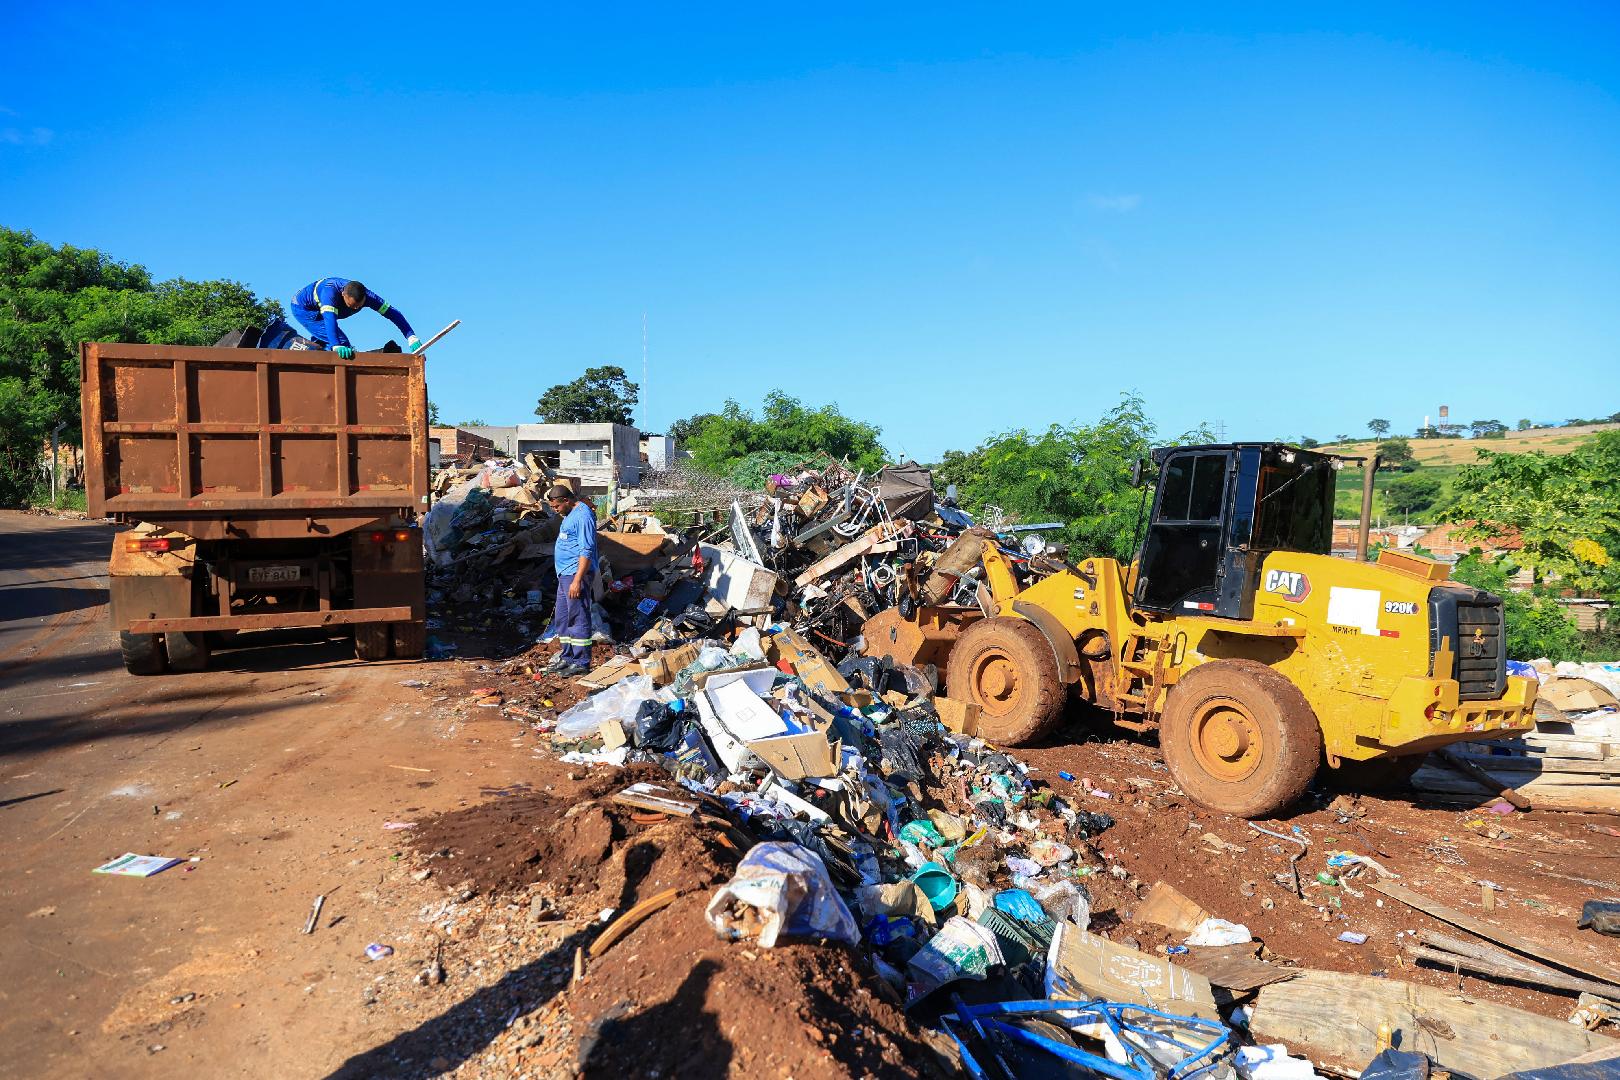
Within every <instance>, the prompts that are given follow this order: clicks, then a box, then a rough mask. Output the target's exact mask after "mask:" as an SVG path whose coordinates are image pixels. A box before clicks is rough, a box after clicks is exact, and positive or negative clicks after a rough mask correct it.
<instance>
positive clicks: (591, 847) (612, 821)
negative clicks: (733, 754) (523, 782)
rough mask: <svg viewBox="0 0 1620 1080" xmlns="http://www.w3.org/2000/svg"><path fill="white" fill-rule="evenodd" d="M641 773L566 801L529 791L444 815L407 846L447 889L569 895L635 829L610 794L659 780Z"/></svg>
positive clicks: (593, 785)
mask: <svg viewBox="0 0 1620 1080" xmlns="http://www.w3.org/2000/svg"><path fill="white" fill-rule="evenodd" d="M643 771H644V772H645V774H646V775H645V776H641V775H637V770H633V769H632V770H626V771H625V773H624V774H622V775H621V776H619V777H615V778H608V777H603V778H599V779H597V780H594V781H592V782H590V783H587V784H585V785H583V786H581V787H580V788H579V789H578V790H577V791H575V792H573V793H571V794H570V795H569V796H568V797H566V798H561V797H556V796H552V795H547V794H545V793H543V792H528V793H524V794H518V795H513V796H511V797H509V798H504V799H498V800H496V801H494V802H487V803H481V804H479V805H478V806H473V807H469V808H468V809H466V810H456V811H453V812H451V813H448V814H442V815H440V816H439V817H436V818H432V819H430V820H428V821H425V822H423V823H422V824H421V826H420V827H419V828H417V829H416V830H415V831H414V833H413V835H412V836H411V840H410V845H411V847H412V848H413V849H414V850H415V851H416V853H417V854H418V855H420V856H422V857H424V858H425V859H427V860H430V861H429V862H428V863H427V865H431V866H434V867H435V868H438V869H440V874H441V878H442V880H444V882H445V884H447V885H450V884H456V885H461V884H463V883H465V884H466V885H470V886H471V887H472V888H475V889H478V890H479V891H481V892H489V893H514V892H519V891H522V890H524V889H526V888H527V887H528V886H530V885H532V884H534V883H536V882H539V883H542V884H544V885H546V886H547V887H548V890H549V891H551V892H553V893H555V894H559V895H560V894H563V893H567V892H571V891H574V890H576V889H578V888H579V887H580V886H581V885H584V884H586V883H589V882H592V881H594V880H595V879H596V878H597V877H598V876H599V875H600V874H601V872H602V868H603V867H602V864H603V863H604V861H605V860H607V858H608V856H609V855H610V854H611V853H612V851H613V846H614V844H615V842H617V841H619V840H623V839H624V838H625V837H626V836H627V835H628V831H629V829H630V828H631V826H632V825H633V821H632V818H631V813H632V812H631V811H630V810H629V809H628V808H626V807H622V806H619V805H617V804H615V803H613V802H611V801H609V798H608V796H610V795H611V794H612V793H613V792H615V791H619V790H621V789H622V788H623V787H625V786H626V785H627V784H630V783H634V782H635V781H636V780H638V779H656V778H658V777H661V776H662V775H663V774H662V773H661V772H659V771H658V770H657V769H653V768H651V767H646V766H644V767H643ZM446 863H447V864H448V865H445V864H446ZM592 888H593V889H594V886H592ZM586 891H591V890H589V889H588V890H586Z"/></svg>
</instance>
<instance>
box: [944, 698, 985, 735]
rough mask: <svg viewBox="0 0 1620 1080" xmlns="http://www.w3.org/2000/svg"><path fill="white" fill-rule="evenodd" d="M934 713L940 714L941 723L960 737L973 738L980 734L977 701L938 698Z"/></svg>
mask: <svg viewBox="0 0 1620 1080" xmlns="http://www.w3.org/2000/svg"><path fill="white" fill-rule="evenodd" d="M934 711H935V712H937V713H939V722H940V723H942V724H944V725H945V726H946V727H947V728H949V729H950V730H952V731H954V732H956V733H957V734H959V735H966V736H968V737H969V738H971V737H973V736H974V735H977V734H978V733H979V703H978V702H976V701H959V700H957V699H956V698H949V697H937V698H935V699H934Z"/></svg>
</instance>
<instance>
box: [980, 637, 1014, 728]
mask: <svg viewBox="0 0 1620 1080" xmlns="http://www.w3.org/2000/svg"><path fill="white" fill-rule="evenodd" d="M973 691H974V694H973V696H974V697H975V698H977V699H978V702H979V707H980V708H981V709H983V710H984V711H985V712H987V713H989V714H990V715H991V716H1005V715H1007V714H1008V713H1010V712H1012V711H1013V710H1015V709H1016V708H1018V702H1019V699H1020V698H1022V697H1023V694H1024V680H1023V678H1022V677H1021V676H1020V674H1019V671H1018V664H1017V663H1015V662H1014V661H1013V658H1012V657H1010V656H1008V655H1007V654H1006V653H1004V652H1002V651H1001V650H1000V649H988V650H986V651H985V652H984V653H983V654H981V655H980V656H979V658H978V659H977V660H975V661H974V662H973Z"/></svg>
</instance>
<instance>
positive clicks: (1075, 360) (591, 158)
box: [0, 3, 1620, 460]
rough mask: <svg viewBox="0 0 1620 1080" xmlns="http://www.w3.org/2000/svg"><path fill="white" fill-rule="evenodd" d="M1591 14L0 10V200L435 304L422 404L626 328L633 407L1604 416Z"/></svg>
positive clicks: (487, 387)
mask: <svg viewBox="0 0 1620 1080" xmlns="http://www.w3.org/2000/svg"><path fill="white" fill-rule="evenodd" d="M1419 7H1421V8H1422V10H1411V9H1416V8H1419ZM346 9H352V10H353V11H354V15H353V16H352V17H350V18H347V19H346V18H345V17H344V15H343V14H342V12H343V11H344V10H346ZM306 11H310V12H314V11H319V12H320V13H321V19H320V22H321V23H322V24H323V29H321V30H319V31H317V30H316V29H315V28H314V26H313V25H312V24H313V23H314V22H315V21H316V20H314V19H313V18H307V17H305V12H306ZM1617 11H1620V8H1616V7H1615V6H1612V5H1610V6H1604V5H1598V4H1591V5H1581V6H1559V5H1537V6H1535V7H1534V8H1530V7H1525V6H1523V5H1519V6H1516V7H1514V6H1508V5H1500V6H1488V5H1480V4H1469V5H1446V4H1434V5H1421V6H1420V5H1389V6H1386V5H1379V4H1359V5H1354V6H1353V7H1352V6H1351V5H1343V6H1341V7H1340V8H1339V9H1338V10H1330V9H1329V8H1328V7H1327V6H1325V5H1298V4H1293V5H1276V6H1274V7H1267V6H1260V5H1242V6H1241V7H1238V6H1233V7H1231V8H1230V9H1228V10H1217V9H1216V8H1215V7H1214V6H1212V5H1193V4H1188V5H1184V6H1177V5H1161V6H1159V7H1158V8H1157V9H1156V10H1155V11H1153V12H1147V13H1139V12H1132V11H1126V10H1124V9H1123V7H1121V6H1116V5H1110V6H1106V7H1104V6H1091V5H1079V4H1066V5H1058V6H1051V7H1046V6H1037V5H1013V4H1000V5H983V6H959V5H928V6H926V7H924V6H916V7H908V6H901V5H885V6H882V7H881V8H880V7H879V6H878V5H862V6H841V5H828V4H823V5H815V6H814V10H812V9H811V6H810V5H804V6H801V7H799V8H796V9H789V8H787V6H785V5H746V6H738V7H729V8H722V7H700V6H695V5H648V6H615V7H608V6H605V5H589V6H585V5H581V6H579V7H577V8H576V7H557V6H543V7H538V6H530V7H515V6H514V7H511V8H506V7H503V6H501V5H465V6H455V5H445V4H438V5H433V6H431V7H428V6H420V5H415V4H411V3H399V4H393V5H385V6H383V5H362V4H356V5H343V4H326V5H319V6H318V7H317V8H313V9H305V8H300V7H298V6H288V5H277V6H275V7H268V6H262V5H248V4H243V5H208V6H204V7H201V8H198V7H180V6H174V5H154V4H128V3H116V4H74V5H30V6H27V7H23V6H20V5H16V4H8V5H7V11H6V13H5V16H4V26H5V31H6V33H5V36H6V38H7V46H6V52H7V64H6V65H5V67H4V68H3V69H0V224H5V225H9V226H12V227H15V228H25V229H31V230H33V231H34V232H35V233H37V234H38V235H39V236H41V237H42V238H44V239H46V240H49V241H52V242H58V243H60V242H67V243H73V244H77V245H81V246H88V247H97V248H100V249H102V250H104V251H106V252H108V253H110V254H112V255H114V256H116V257H119V258H122V259H126V260H130V261H136V262H141V263H144V264H146V265H147V266H148V267H150V268H151V269H152V271H153V272H154V273H155V274H157V275H159V276H161V277H167V276H175V275H183V276H186V277H191V278H208V277H229V278H235V279H237V280H240V281H243V282H245V283H247V284H248V285H250V286H251V287H253V288H254V289H256V290H258V291H259V292H261V293H264V294H267V295H271V296H275V297H277V298H279V299H281V300H283V301H284V302H285V300H286V299H287V298H288V297H290V296H291V294H292V293H293V292H294V291H295V290H296V289H298V288H299V287H300V286H301V285H303V284H305V283H307V282H308V281H310V280H311V279H312V278H315V277H317V276H321V275H326V274H340V275H345V276H352V277H360V278H362V279H364V280H365V281H366V282H367V283H368V284H369V285H371V286H372V287H373V288H375V289H376V290H377V291H378V292H379V293H381V294H382V295H383V296H385V297H386V298H388V299H389V300H391V301H392V302H394V303H396V304H397V305H398V306H399V307H401V308H402V309H403V310H404V311H406V312H407V313H408V314H409V315H410V317H411V319H412V320H413V321H414V322H415V324H416V325H417V327H418V328H419V329H427V330H431V329H436V328H437V327H439V326H441V325H443V324H444V323H446V322H448V321H449V320H450V319H452V318H456V317H459V318H461V319H463V320H464V323H463V325H462V327H461V328H460V329H459V330H457V331H456V332H455V333H454V334H453V335H452V336H451V337H450V338H448V339H446V342H445V343H444V344H443V345H442V346H441V347H439V348H437V349H435V350H434V352H433V354H432V358H431V361H430V364H429V382H430V388H431V396H432V397H433V398H434V400H435V401H437V402H438V403H439V404H440V406H441V408H442V411H443V413H444V415H445V418H446V419H448V420H458V419H464V418H468V417H472V416H478V417H480V418H483V419H487V420H489V421H491V422H508V423H510V422H518V421H524V420H530V419H533V416H532V412H533V408H534V406H533V402H534V401H535V399H536V398H537V397H538V396H539V394H540V393H541V392H542V391H543V390H544V389H545V388H546V387H547V386H549V385H551V384H553V383H556V382H560V381H565V380H567V379H570V378H573V377H574V376H576V375H577V374H579V372H580V371H581V370H582V369H583V368H585V367H586V366H590V365H596V364H603V363H618V364H621V365H623V366H624V367H626V368H627V369H629V370H630V371H631V372H632V375H633V376H634V377H636V378H638V379H639V376H640V371H641V326H642V315H643V313H644V312H645V313H646V316H647V324H648V345H649V356H650V361H651V379H650V383H649V386H648V387H647V389H648V401H647V413H648V415H647V421H648V423H647V426H649V427H650V428H652V429H658V428H660V427H662V426H663V425H665V424H667V423H668V422H669V421H671V420H672V419H675V418H677V417H680V416H685V415H689V414H691V413H694V412H697V411H702V410H707V409H712V408H715V407H717V406H718V405H719V404H720V403H721V402H722V401H723V400H724V399H726V398H728V397H731V398H736V399H737V400H739V401H741V402H742V403H744V404H745V405H755V406H757V404H758V402H759V401H760V399H761V398H762V397H763V395H764V393H765V392H766V391H767V390H770V389H771V388H773V387H780V388H782V389H784V390H786V391H787V392H789V393H791V394H794V395H796V396H798V397H801V398H803V399H804V400H806V401H807V402H810V403H816V404H819V403H822V402H826V401H835V402H837V403H838V405H839V406H840V407H841V408H843V409H844V411H846V412H847V413H850V414H851V415H855V416H859V417H861V418H863V419H868V420H872V421H874V422H876V423H878V424H880V425H881V426H882V428H883V430H884V438H885V443H886V444H887V445H888V446H889V448H890V449H891V450H893V451H896V452H898V453H902V454H905V455H909V456H914V457H917V458H919V459H922V460H930V459H933V458H936V457H937V456H938V455H939V454H940V453H941V452H942V451H944V450H945V449H948V448H953V447H954V448H966V447H969V446H972V445H974V444H976V443H977V442H978V441H979V440H980V439H982V438H983V437H984V436H985V435H987V434H989V433H991V432H994V431H1000V430H1005V429H1007V428H1010V427H1015V426H1024V427H1031V428H1040V427H1043V426H1045V425H1046V424H1049V423H1053V422H1068V421H1072V420H1076V419H1079V420H1089V419H1092V418H1095V417H1096V416H1098V415H1100V414H1101V413H1102V412H1103V411H1104V410H1106V409H1107V408H1108V407H1110V406H1111V405H1112V404H1113V403H1114V402H1116V401H1117V400H1118V397H1119V394H1120V393H1121V392H1122V391H1126V390H1134V391H1137V392H1139V393H1141V394H1142V395H1143V396H1144V397H1145V398H1146V400H1147V403H1148V407H1149V409H1150V412H1151V413H1152V414H1153V415H1154V416H1155V417H1156V418H1157V420H1158V423H1159V426H1160V429H1161V431H1162V432H1164V433H1166V434H1175V433H1179V432H1181V431H1183V430H1186V429H1188V428H1190V427H1192V426H1194V425H1196V424H1198V423H1200V422H1209V423H1212V424H1214V423H1219V424H1223V425H1224V429H1225V431H1226V433H1227V435H1228V436H1229V437H1232V438H1270V437H1274V436H1279V435H1298V434H1310V435H1313V436H1316V437H1329V436H1332V435H1334V434H1337V433H1340V432H1357V431H1361V430H1363V425H1364V424H1365V421H1366V420H1367V419H1368V418H1370V417H1373V416H1380V417H1387V418H1389V419H1390V420H1392V421H1393V422H1394V424H1395V426H1396V428H1397V429H1398V430H1400V429H1409V428H1414V427H1416V426H1417V425H1418V424H1419V423H1421V421H1422V419H1423V416H1424V415H1425V414H1432V413H1434V412H1435V411H1436V410H1437V407H1438V405H1439V404H1441V403H1447V404H1450V405H1451V407H1452V411H1453V415H1454V416H1456V417H1458V418H1460V419H1463V420H1465V421H1466V420H1468V419H1473V418H1484V417H1490V418H1497V419H1502V420H1505V421H1507V422H1508V423H1510V424H1511V423H1513V422H1514V421H1515V420H1517V419H1518V418H1520V417H1530V418H1534V419H1538V420H1555V421H1556V420H1562V419H1564V418H1566V417H1569V416H1586V415H1592V414H1607V413H1610V412H1613V411H1615V410H1616V409H1620V393H1616V391H1615V386H1616V374H1617V373H1620V198H1617V194H1616V193H1617V192H1620V102H1617V98H1616V95H1617V90H1620V14H1617ZM346 326H347V327H348V328H349V329H350V331H351V334H353V335H354V336H355V337H356V338H357V339H358V340H359V342H360V343H361V344H365V343H367V341H368V340H369V339H375V341H378V342H380V341H381V340H383V338H384V331H385V330H391V327H389V326H388V325H387V324H386V323H385V322H383V321H382V320H379V319H375V318H374V317H372V316H369V315H360V316H356V317H355V319H353V320H350V321H349V322H348V323H347V324H346Z"/></svg>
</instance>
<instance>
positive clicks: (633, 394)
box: [534, 364, 641, 424]
mask: <svg viewBox="0 0 1620 1080" xmlns="http://www.w3.org/2000/svg"><path fill="white" fill-rule="evenodd" d="M640 391H641V388H640V387H639V386H637V385H636V384H635V383H633V382H631V381H630V380H629V378H627V377H626V376H625V373H624V368H622V367H617V366H615V365H612V364H608V365H604V366H602V367H593V368H586V369H585V374H583V375H581V376H580V377H579V378H577V379H575V380H574V381H573V382H567V383H559V384H558V385H556V386H553V387H552V388H551V389H550V390H547V391H546V392H545V393H544V394H541V395H540V402H539V404H537V405H536V406H535V409H534V415H536V416H538V417H539V418H540V421H541V422H542V423H545V424H632V423H634V420H633V419H632V411H633V410H634V409H635V407H636V401H637V400H638V399H637V394H639V393H640Z"/></svg>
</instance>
